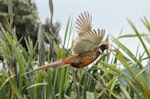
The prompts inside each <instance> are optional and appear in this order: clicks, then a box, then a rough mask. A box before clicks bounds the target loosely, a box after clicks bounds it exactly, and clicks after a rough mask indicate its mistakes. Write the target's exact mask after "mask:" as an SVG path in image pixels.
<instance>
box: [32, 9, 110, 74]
mask: <svg viewBox="0 0 150 99" xmlns="http://www.w3.org/2000/svg"><path fill="white" fill-rule="evenodd" d="M91 20H92V17H91V16H90V15H89V13H88V12H84V13H81V15H80V16H79V17H78V18H77V21H76V25H77V26H76V29H77V32H78V36H77V38H76V40H75V42H74V44H73V48H72V55H71V56H69V57H65V58H62V59H60V60H57V61H55V62H52V63H50V64H47V65H44V66H41V67H39V68H37V69H35V70H33V71H37V70H40V69H47V68H56V67H64V66H66V65H71V66H73V67H76V68H82V67H85V66H87V65H89V64H90V63H92V62H93V61H95V60H96V59H97V58H98V57H99V55H100V54H101V53H102V52H104V50H106V49H108V45H107V44H102V45H100V43H101V41H102V39H103V37H104V34H105V30H103V29H102V30H100V29H97V30H92V29H91Z"/></svg>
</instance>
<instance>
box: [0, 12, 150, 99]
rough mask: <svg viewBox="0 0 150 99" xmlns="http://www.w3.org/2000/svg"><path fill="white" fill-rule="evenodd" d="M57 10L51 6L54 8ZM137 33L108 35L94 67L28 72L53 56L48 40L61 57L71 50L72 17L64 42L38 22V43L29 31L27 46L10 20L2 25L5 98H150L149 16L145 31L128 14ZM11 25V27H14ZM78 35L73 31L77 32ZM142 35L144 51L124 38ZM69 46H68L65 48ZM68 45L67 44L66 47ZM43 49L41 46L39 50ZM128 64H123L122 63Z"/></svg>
mask: <svg viewBox="0 0 150 99" xmlns="http://www.w3.org/2000/svg"><path fill="white" fill-rule="evenodd" d="M52 12H53V11H52V10H51V13H52ZM128 22H129V25H130V26H131V28H132V29H133V32H134V34H127V35H120V36H119V37H113V36H111V37H110V38H107V39H106V42H109V41H111V43H110V48H109V49H110V50H108V51H107V52H106V53H104V54H102V55H101V57H100V58H99V60H97V61H96V62H94V63H92V64H91V67H88V66H87V67H84V68H81V69H75V68H73V67H71V66H67V67H64V68H56V69H51V68H50V69H48V70H42V71H37V72H33V73H30V74H24V73H25V72H27V71H30V70H33V69H34V68H37V66H39V65H41V64H44V63H45V62H49V63H50V62H51V60H53V59H52V58H51V57H52V56H51V57H49V56H50V54H51V53H52V51H51V50H49V51H45V49H46V46H45V40H44V39H46V41H47V42H50V44H52V45H53V50H54V51H55V59H60V58H62V57H66V56H68V55H70V53H71V51H70V49H71V47H69V46H68V44H69V43H70V42H73V41H74V39H73V38H70V35H73V34H72V27H73V26H72V23H73V22H72V21H71V20H70V18H69V20H68V22H67V25H66V32H65V36H64V41H63V44H61V43H60V42H59V40H58V42H53V43H51V41H52V40H54V39H53V38H51V35H50V33H48V31H46V32H44V29H43V27H42V25H39V27H38V37H37V41H36V42H35V44H33V40H32V39H31V37H29V36H27V37H25V38H24V39H25V44H26V46H27V48H24V47H23V46H22V45H21V44H20V39H19V38H18V37H17V36H16V34H17V29H15V28H12V27H11V24H10V23H9V22H8V21H7V20H5V22H4V24H5V28H4V27H3V26H1V27H0V32H1V33H2V35H1V37H0V42H1V47H0V53H1V54H2V56H3V61H1V64H3V70H2V71H1V72H0V95H1V97H0V98H1V99H76V98H78V99H149V97H150V85H149V83H150V78H149V76H150V72H149V70H150V68H149V67H150V63H149V62H150V60H149V59H150V51H149V49H150V46H147V45H149V44H150V37H149V32H150V23H149V21H148V20H147V19H146V18H145V17H144V18H143V19H141V22H142V23H143V25H144V26H145V28H146V29H147V30H148V33H141V32H139V31H140V30H138V29H137V28H136V25H135V24H134V23H133V22H132V21H131V20H128ZM10 30H11V31H10ZM71 37H73V36H71ZM131 37H136V38H138V39H139V41H140V43H141V45H142V48H143V52H139V47H137V51H136V54H134V53H133V52H132V51H131V50H130V49H129V48H128V46H125V45H123V44H122V42H121V39H126V40H128V39H129V38H131ZM64 46H65V48H64ZM66 49H67V50H66ZM37 50H38V52H37ZM120 66H121V67H123V69H121V68H119V67H120Z"/></svg>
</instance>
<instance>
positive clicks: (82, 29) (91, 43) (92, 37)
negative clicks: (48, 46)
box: [72, 12, 105, 54]
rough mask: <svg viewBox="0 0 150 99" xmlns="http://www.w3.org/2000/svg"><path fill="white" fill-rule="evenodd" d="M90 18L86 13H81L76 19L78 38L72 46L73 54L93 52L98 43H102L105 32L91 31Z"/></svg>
mask: <svg viewBox="0 0 150 99" xmlns="http://www.w3.org/2000/svg"><path fill="white" fill-rule="evenodd" d="M91 20H92V17H91V16H90V15H89V13H88V12H84V14H82V13H81V15H80V16H79V18H78V19H77V23H76V24H77V27H76V28H77V32H78V37H77V38H76V40H75V42H74V45H73V49H72V51H73V54H79V53H82V52H85V51H89V50H95V49H96V48H97V47H98V46H99V44H100V42H101V41H102V39H103V37H104V34H105V30H100V29H97V30H92V29H91Z"/></svg>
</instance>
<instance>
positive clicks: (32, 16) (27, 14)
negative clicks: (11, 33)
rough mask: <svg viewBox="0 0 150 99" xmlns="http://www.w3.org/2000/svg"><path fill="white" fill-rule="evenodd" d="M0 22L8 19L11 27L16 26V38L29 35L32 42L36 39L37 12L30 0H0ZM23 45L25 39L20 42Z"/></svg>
mask: <svg viewBox="0 0 150 99" xmlns="http://www.w3.org/2000/svg"><path fill="white" fill-rule="evenodd" d="M0 4H1V6H0V23H1V25H3V26H4V25H5V24H3V23H4V22H3V20H9V21H10V25H11V28H10V29H12V28H13V27H15V28H16V30H17V31H16V35H17V37H18V39H20V38H21V37H24V36H26V37H27V36H30V37H31V38H32V39H33V41H34V43H35V42H36V40H37V29H38V22H37V21H38V19H39V18H38V13H37V8H36V5H35V4H34V2H32V0H0ZM21 43H22V44H23V45H25V41H24V40H23V41H22V42H21Z"/></svg>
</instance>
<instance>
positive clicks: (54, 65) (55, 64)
mask: <svg viewBox="0 0 150 99" xmlns="http://www.w3.org/2000/svg"><path fill="white" fill-rule="evenodd" d="M66 65H67V64H65V63H64V62H63V61H62V60H58V61H55V62H52V63H50V64H46V65H43V66H40V67H38V68H37V69H34V70H31V71H29V72H26V73H24V74H29V73H32V72H35V71H38V70H43V69H48V68H60V67H65V66H66ZM24 74H23V75H24Z"/></svg>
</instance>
